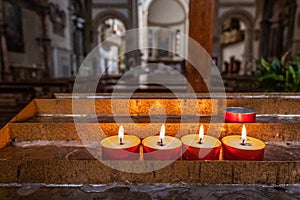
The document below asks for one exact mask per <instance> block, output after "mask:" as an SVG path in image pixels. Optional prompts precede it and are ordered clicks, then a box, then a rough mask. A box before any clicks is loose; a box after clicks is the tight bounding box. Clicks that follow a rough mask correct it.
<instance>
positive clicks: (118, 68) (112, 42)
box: [97, 17, 126, 75]
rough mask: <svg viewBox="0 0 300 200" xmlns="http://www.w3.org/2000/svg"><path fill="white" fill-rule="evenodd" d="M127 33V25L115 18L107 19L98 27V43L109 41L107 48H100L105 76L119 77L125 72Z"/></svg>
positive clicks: (101, 63) (101, 68) (101, 64)
mask: <svg viewBox="0 0 300 200" xmlns="http://www.w3.org/2000/svg"><path fill="white" fill-rule="evenodd" d="M125 31H126V27H125V24H124V23H123V22H122V21H121V20H119V19H118V18H115V17H107V18H105V19H104V20H102V22H101V23H100V24H99V25H98V28H97V33H98V34H97V41H98V43H101V42H103V41H108V42H106V43H105V44H107V45H106V46H104V45H102V46H101V47H100V48H99V54H100V63H99V64H100V70H101V72H104V74H108V75H117V74H120V73H123V72H125V69H126V65H125V58H124V52H125V46H126V42H125V39H124V37H125ZM112 38H113V39H112ZM119 55H121V56H120V57H119Z"/></svg>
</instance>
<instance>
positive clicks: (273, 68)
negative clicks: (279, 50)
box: [255, 55, 300, 92]
mask: <svg viewBox="0 0 300 200" xmlns="http://www.w3.org/2000/svg"><path fill="white" fill-rule="evenodd" d="M260 64H261V66H260V67H258V68H257V69H256V71H255V77H256V78H257V80H258V84H259V86H260V87H261V88H262V89H264V90H265V91H266V92H300V56H295V57H294V59H293V60H292V61H287V60H286V55H284V56H283V57H282V58H281V59H278V58H275V59H273V60H272V61H271V62H268V61H266V60H265V59H264V58H261V60H260Z"/></svg>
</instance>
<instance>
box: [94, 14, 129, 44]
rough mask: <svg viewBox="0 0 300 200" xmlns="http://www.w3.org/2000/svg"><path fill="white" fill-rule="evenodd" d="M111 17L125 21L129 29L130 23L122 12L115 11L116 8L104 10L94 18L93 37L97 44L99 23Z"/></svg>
mask: <svg viewBox="0 0 300 200" xmlns="http://www.w3.org/2000/svg"><path fill="white" fill-rule="evenodd" d="M109 18H116V19H118V20H120V21H121V22H123V24H124V26H125V29H126V30H128V29H129V27H130V23H129V20H128V18H127V17H125V16H124V15H123V14H122V13H120V12H118V11H115V10H107V11H104V12H100V13H99V14H98V15H97V16H96V17H95V19H94V20H93V32H94V34H93V38H94V43H95V45H94V46H96V45H97V43H98V38H97V37H98V34H99V33H98V28H99V25H100V24H101V23H102V22H104V21H105V20H107V19H109Z"/></svg>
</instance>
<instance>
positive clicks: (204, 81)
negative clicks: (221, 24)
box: [187, 0, 215, 92]
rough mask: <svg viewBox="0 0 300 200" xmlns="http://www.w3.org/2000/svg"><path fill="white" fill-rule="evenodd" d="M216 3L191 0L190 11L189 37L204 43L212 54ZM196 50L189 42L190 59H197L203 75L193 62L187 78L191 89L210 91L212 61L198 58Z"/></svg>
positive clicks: (189, 66) (189, 65)
mask: <svg viewBox="0 0 300 200" xmlns="http://www.w3.org/2000/svg"><path fill="white" fill-rule="evenodd" d="M214 4H215V2H214V1H212V0H190V11H189V22H190V25H189V37H191V38H193V39H194V40H195V41H196V42H198V43H199V44H200V45H202V47H203V48H204V49H205V50H206V51H207V52H208V53H209V54H210V55H211V53H212V43H213V24H214ZM194 51H195V49H194V48H193V47H192V45H191V44H189V59H192V60H195V61H196V63H194V64H195V66H198V67H200V69H199V70H200V71H201V75H200V74H199V73H198V71H197V70H196V69H195V67H194V66H193V65H192V64H190V63H188V66H187V78H188V81H189V83H190V85H191V87H192V88H189V91H190V92H191V91H195V92H208V88H209V83H210V76H211V63H210V62H209V61H208V60H207V59H205V60H202V59H201V57H200V58H197V55H196V54H197V53H198V52H194ZM203 56H204V55H203ZM192 89H193V90H192Z"/></svg>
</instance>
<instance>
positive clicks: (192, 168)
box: [0, 143, 300, 184]
mask: <svg viewBox="0 0 300 200" xmlns="http://www.w3.org/2000/svg"><path fill="white" fill-rule="evenodd" d="M27 145H28V144H27ZM279 149H281V151H278V150H279ZM299 149H300V145H299V144H290V145H287V144H282V143H279V144H277V143H274V144H270V145H267V148H266V153H265V161H184V160H178V161H176V162H174V163H172V164H171V165H169V166H167V167H165V168H162V169H159V170H154V171H153V172H149V173H141V174H135V173H126V172H120V171H117V170H115V169H112V168H110V167H108V166H106V165H105V164H103V163H102V162H100V161H99V160H97V159H95V158H94V157H93V156H92V155H91V154H90V153H89V152H88V151H87V149H86V148H84V147H74V146H64V147H62V146H50V145H47V146H27V147H26V145H25V147H17V146H9V147H6V148H4V149H2V151H0V157H1V160H0V167H1V172H2V173H1V174H0V183H48V184H51V183H52V184H70V183H74V184H75V183H77V184H80V183H84V184H107V183H113V182H117V183H126V182H132V183H177V182H186V183H201V184H287V183H289V184H295V183H298V184H299V183H300V161H299V160H300V153H299ZM95 150H96V149H95ZM105 162H108V163H109V164H111V165H122V166H124V167H128V168H139V167H143V168H149V169H150V168H153V166H155V165H156V164H155V163H156V162H151V161H105ZM161 162H164V161H161Z"/></svg>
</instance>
